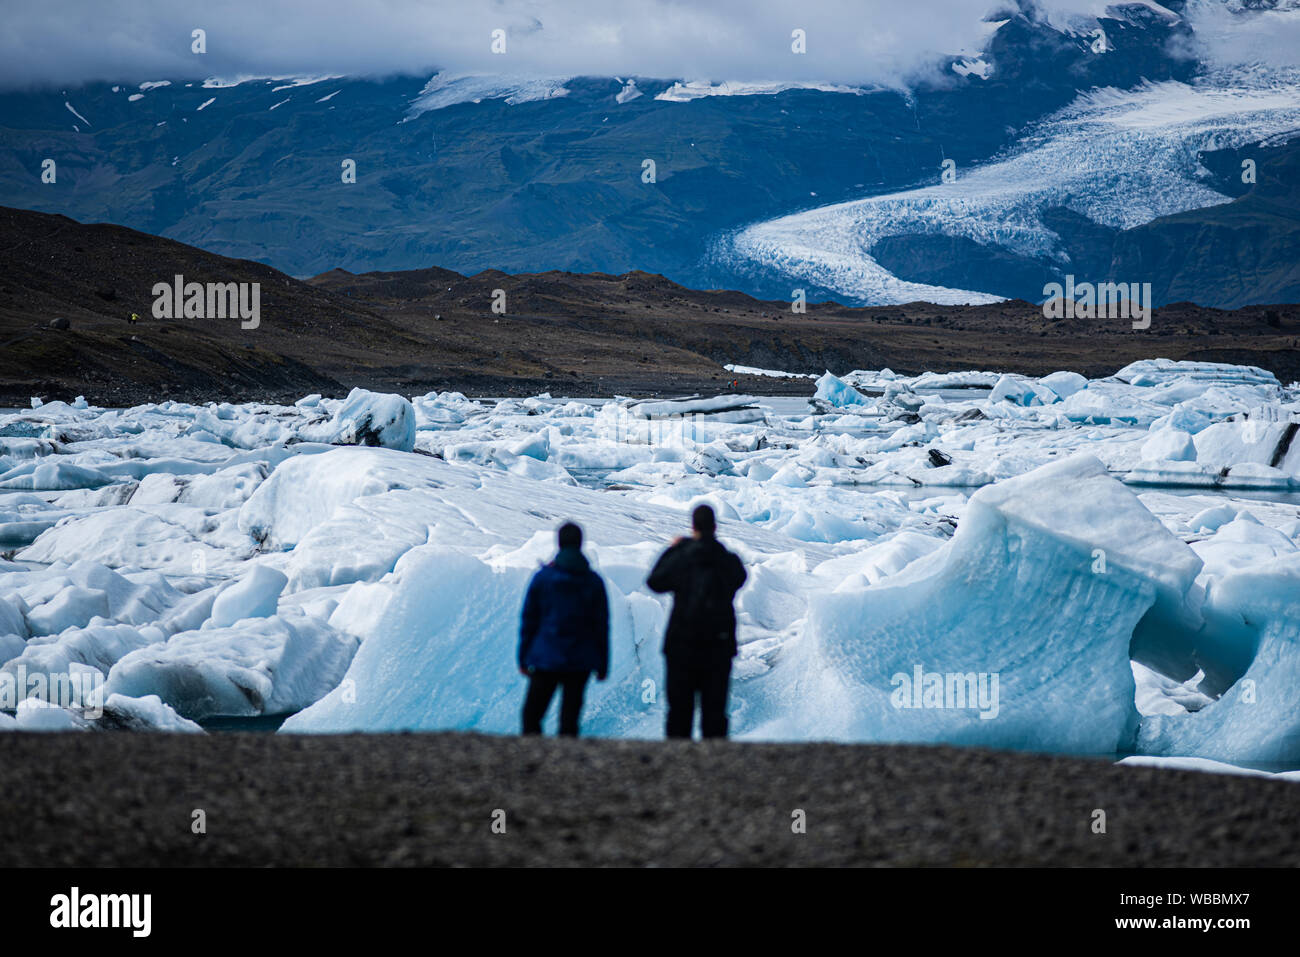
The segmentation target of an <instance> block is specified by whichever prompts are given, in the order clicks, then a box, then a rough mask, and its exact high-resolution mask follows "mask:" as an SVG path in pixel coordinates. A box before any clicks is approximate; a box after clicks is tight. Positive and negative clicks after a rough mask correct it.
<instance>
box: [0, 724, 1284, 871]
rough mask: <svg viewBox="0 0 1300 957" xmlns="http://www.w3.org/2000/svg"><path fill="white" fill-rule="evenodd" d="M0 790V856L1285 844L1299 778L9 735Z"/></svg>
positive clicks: (838, 858) (1226, 858)
mask: <svg viewBox="0 0 1300 957" xmlns="http://www.w3.org/2000/svg"><path fill="white" fill-rule="evenodd" d="M0 793H3V795H4V802H5V808H4V813H3V814H0V865H3V866H5V867H15V866H17V867H42V866H73V867H86V866H92V867H93V866H151V865H161V866H209V867H210V866H226V865H242V866H265V865H277V866H312V865H333V866H337V865H351V866H356V865H363V866H364V865H389V866H391V865H416V866H419V865H470V866H478V865H624V866H646V865H657V866H700V865H703V866H718V865H775V866H782V865H831V866H838V865H902V866H913V865H941V866H989V865H991V866H1019V865H1039V866H1058V865H1059V866H1076V865H1085V866H1109V865H1122V866H1134V865H1139V866H1140V865H1150V866H1217V865H1236V866H1295V865H1297V864H1300V786H1297V785H1296V784H1293V783H1287V782H1282V781H1270V780H1266V779H1260V778H1249V777H1242V776H1228V775H1213V774H1201V773H1195V772H1184V771H1168V770H1157V769H1151V768H1141V767H1120V766H1115V765H1113V764H1111V763H1109V762H1107V761H1103V760H1091V759H1078V758H1064V757H1049V756H1041V755H1029V754H1013V753H1003V752H990V751H983V750H965V749H953V748H929V747H911V746H908V747H900V746H878V745H833V744H748V743H737V742H710V743H699V742H696V743H691V744H687V743H668V742H658V741H654V742H641V741H603V740H580V741H562V740H556V739H553V738H543V739H540V740H538V739H531V740H523V739H519V738H513V737H492V736H483V735H472V734H455V733H439V734H406V735H371V736H362V735H345V736H322V737H315V736H282V735H272V734H247V733H242V734H214V735H208V736H203V737H199V736H186V735H144V734H127V733H102V734H46V735H40V734H20V733H10V734H3V735H0ZM1098 810H1101V811H1104V812H1105V825H1106V832H1105V833H1104V834H1101V833H1094V827H1093V822H1094V820H1097V814H1096V812H1097V811H1098ZM196 811H201V812H203V813H202V817H203V819H204V822H205V824H206V833H195V823H194V822H195V820H196V814H195V812H196ZM797 812H803V813H802V816H801V815H800V814H799V813H797ZM801 819H802V820H803V821H804V822H805V823H806V829H805V830H804V832H803V833H796V827H795V826H794V825H795V823H796V822H797V821H799V820H801ZM502 822H504V833H500V831H501V830H502ZM494 823H495V825H496V826H495V828H494Z"/></svg>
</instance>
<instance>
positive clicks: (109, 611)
mask: <svg viewBox="0 0 1300 957" xmlns="http://www.w3.org/2000/svg"><path fill="white" fill-rule="evenodd" d="M808 392H809V396H808V398H806V399H798V398H783V399H765V398H761V397H749V396H722V397H708V398H693V399H681V400H665V401H653V400H652V401H633V400H622V399H611V400H568V399H562V398H552V397H550V396H545V395H543V396H539V397H535V398H530V399H524V400H518V399H506V400H501V401H495V400H479V401H473V400H469V399H466V398H465V397H464V396H461V395H459V394H453V393H445V394H436V393H433V394H429V395H425V396H418V397H415V398H414V399H411V400H408V399H407V398H404V397H400V396H392V395H378V394H373V393H369V392H363V391H361V390H356V391H354V392H353V393H352V394H351V395H350V396H348V397H347V398H346V399H345V400H330V399H322V398H320V397H319V396H309V397H307V398H305V399H302V400H301V401H299V402H298V403H297V404H296V405H294V406H270V405H254V404H249V405H228V404H209V405H206V406H197V405H186V404H181V403H177V402H163V403H160V404H154V405H144V406H138V407H135V408H131V409H100V408H95V407H91V406H87V405H86V404H85V403H84V402H80V401H79V402H77V403H75V404H72V405H69V404H66V403H63V402H48V403H43V404H42V403H41V402H40V401H39V400H33V408H31V409H27V410H18V411H11V412H7V413H3V414H0V555H2V556H3V558H0V662H3V667H2V668H0V728H4V729H69V730H71V729H85V730H93V729H96V728H101V727H111V728H128V729H149V728H157V729H167V730H189V731H198V730H200V722H208V721H210V720H212V719H221V720H223V721H225V720H228V719H238V718H257V717H262V716H284V715H290V717H288V719H287V720H285V721H284V724H283V726H282V730H283V731H286V732H332V731H351V730H366V731H380V730H395V729H473V730H478V731H486V732H503V733H513V732H515V731H516V730H517V727H518V709H519V706H520V703H521V700H522V691H523V680H522V678H521V677H520V676H519V675H518V673H517V671H516V668H515V658H514V651H515V644H516V638H517V629H518V620H519V611H520V607H521V604H522V598H523V593H524V589H525V586H526V584H527V581H528V578H529V576H530V575H531V574H532V572H533V571H534V570H535V569H536V568H537V566H538V564H539V563H540V562H543V561H546V560H549V558H550V557H551V556H552V554H553V547H554V532H555V529H556V527H557V526H558V525H559V524H560V523H561V522H562V521H564V520H566V519H572V520H575V521H578V522H579V523H581V524H582V525H583V527H584V529H585V531H586V551H587V554H588V556H589V557H590V558H591V559H592V562H593V565H594V566H595V567H596V568H597V569H598V570H599V571H600V573H601V574H602V575H603V576H604V577H605V580H606V582H607V585H608V590H609V597H610V609H611V620H612V663H611V669H610V675H609V679H608V680H607V681H606V682H603V683H594V682H593V684H592V685H591V686H590V687H589V691H588V705H587V709H586V712H585V716H584V725H583V729H584V733H586V734H594V735H602V736H638V737H659V736H660V735H661V734H662V724H663V710H664V706H663V696H662V694H661V693H660V689H659V686H660V683H661V681H662V657H661V655H660V653H659V648H660V641H661V636H662V630H663V627H664V624H665V621H666V617H667V609H668V599H666V598H664V597H661V596H657V595H654V594H652V593H651V592H649V591H648V590H647V589H646V588H645V586H644V578H645V575H646V573H647V571H648V569H649V567H650V566H651V564H652V563H653V561H654V559H655V557H656V556H657V555H658V553H659V552H660V550H661V549H663V548H664V547H665V546H666V545H667V544H668V543H669V542H670V541H671V540H672V539H673V538H674V537H676V536H677V535H679V534H682V533H683V532H684V531H685V530H686V526H687V524H688V510H689V509H690V508H691V507H692V506H694V505H695V504H697V503H699V502H701V501H707V502H709V503H711V504H712V505H713V506H714V508H715V509H716V510H717V513H718V516H719V518H720V520H721V524H720V530H719V535H720V537H721V538H722V539H723V541H724V542H725V543H726V544H728V545H729V546H730V547H731V548H733V549H734V550H735V551H737V552H738V553H739V554H740V555H741V557H742V558H743V559H744V561H745V562H746V564H747V566H748V568H749V571H750V579H749V582H748V583H747V584H746V585H745V587H744V588H743V589H742V590H741V592H740V593H739V595H738V612H739V620H740V635H739V638H740V641H741V652H740V656H739V657H738V659H737V661H736V668H735V672H734V681H733V686H732V699H731V710H732V727H733V732H734V734H735V735H736V736H738V737H741V738H747V739H764V740H797V739H833V740H844V741H920V742H951V743H958V744H970V745H985V746H996V747H1007V748H1020V749H1034V750H1045V751H1056V752H1070V753H1097V754H1107V755H1115V754H1128V753H1132V754H1137V755H1141V756H1143V758H1142V759H1143V760H1148V759H1198V760H1200V761H1201V762H1202V764H1204V765H1205V766H1210V764H1209V762H1220V763H1227V764H1232V765H1241V766H1251V767H1263V768H1268V769H1270V770H1279V769H1291V768H1300V709H1297V707H1296V702H1297V699H1298V697H1300V696H1298V694H1297V692H1298V691H1300V547H1298V545H1297V542H1298V541H1300V443H1293V441H1292V440H1293V438H1294V435H1295V432H1296V430H1297V429H1298V428H1300V414H1298V413H1300V386H1295V385H1292V386H1283V385H1282V384H1281V383H1279V382H1278V381H1277V380H1276V379H1275V378H1274V377H1273V376H1272V375H1271V374H1270V373H1268V372H1265V371H1262V370H1260V369H1256V368H1251V367H1242V366H1228V365H1216V364H1208V363H1186V362H1184V363H1175V362H1170V361H1167V360H1151V361H1144V362H1138V363H1134V364H1132V365H1130V366H1128V367H1127V368H1125V369H1123V370H1121V371H1120V372H1118V373H1117V374H1116V375H1114V376H1112V377H1109V378H1106V379H1097V380H1087V379H1084V378H1083V377H1082V376H1079V375H1076V374H1073V373H1056V374H1054V375H1051V376H1046V377H1044V378H1042V379H1031V378H1025V377H1020V376H1002V375H999V374H997V373H992V372H974V371H973V372H968V373H951V374H944V375H935V374H926V375H923V376H919V377H915V378H904V377H899V376H895V375H894V374H893V373H891V372H890V371H889V370H880V371H873V372H857V373H853V374H851V375H848V376H845V377H844V378H842V379H841V378H836V377H834V376H831V375H830V374H827V375H826V376H823V377H822V378H821V379H819V380H817V381H816V382H812V381H810V382H809V383H808ZM101 712H102V714H101ZM1189 766H1197V765H1196V763H1195V762H1192V764H1191V765H1189Z"/></svg>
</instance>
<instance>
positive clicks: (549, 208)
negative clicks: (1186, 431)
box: [0, 0, 1300, 306]
mask: <svg viewBox="0 0 1300 957" xmlns="http://www.w3.org/2000/svg"><path fill="white" fill-rule="evenodd" d="M1297 21H1300V9H1297V4H1296V3H1295V2H1293V0H1279V2H1276V3H1272V2H1268V0H1258V2H1253V0H1230V2H1226V3H1225V2H1223V0H1169V2H1167V3H1163V4H1160V3H1154V2H1137V3H1122V4H1110V5H1106V4H1098V7H1097V10H1096V12H1095V15H1090V16H1087V17H1079V16H1073V17H1067V18H1060V17H1057V16H1054V15H1052V14H1050V12H1044V10H1042V9H1040V8H1039V7H1038V5H1037V3H1036V2H1034V0H1018V2H1014V3H1010V4H1008V6H1007V8H1006V9H1005V10H1003V11H1001V12H996V13H994V14H993V15H991V16H990V17H988V18H987V20H986V21H985V22H984V24H983V26H984V30H983V33H984V36H985V39H984V43H983V46H982V48H980V49H965V50H959V51H954V53H953V55H952V56H950V57H948V58H947V59H945V60H943V61H942V62H940V63H938V64H935V69H934V70H933V71H932V72H931V73H930V74H929V75H928V77H927V78H926V79H924V80H919V81H916V82H915V83H913V84H912V85H911V86H909V87H908V88H906V89H904V88H891V89H885V88H880V87H879V86H870V85H853V84H843V83H823V82H811V81H810V82H789V81H782V82H777V81H764V80H762V79H753V78H750V79H743V80H742V79H736V78H729V77H677V78H658V79H654V78H646V77H629V76H618V77H589V76H588V77H584V76H508V75H483V74H467V73H453V72H450V71H448V72H443V73H439V74H437V75H435V76H433V77H432V78H430V77H427V76H424V77H409V78H402V77H399V78H390V79H385V80H375V79H366V78H349V77H332V76H311V77H279V78H247V77H242V78H225V79H223V78H211V79H209V80H207V81H206V82H205V81H202V80H189V81H187V80H181V79H176V78H171V79H168V78H165V77H163V78H159V79H157V80H154V81H151V82H146V83H142V84H132V85H130V86H128V85H124V84H121V83H118V84H110V83H103V84H90V85H86V86H83V87H79V88H75V89H60V90H35V91H33V90H24V91H11V92H7V93H3V94H0V129H3V136H2V138H0V204H4V205H10V206H18V207H23V208H32V209H39V210H42V211H46V212H58V213H64V214H66V215H69V216H72V217H74V218H76V219H79V220H83V221H84V220H103V221H111V222H116V223H120V224H123V225H127V226H131V227H133V228H136V229H141V230H146V231H149V232H153V233H158V234H161V235H164V236H167V237H169V238H174V239H178V240H181V241H184V242H187V243H190V244H193V245H198V246H202V247H205V248H208V249H211V250H212V251H214V252H218V253H221V254H225V255H232V256H239V257H244V258H250V259H255V260H260V261H262V262H265V263H268V264H270V265H273V266H276V267H277V268H280V269H284V270H286V271H288V272H291V273H293V274H295V275H308V274H314V273H318V272H322V271H325V270H327V269H330V268H334V267H343V268H347V269H351V270H354V271H361V270H370V269H406V268H415V267H423V266H428V265H432V264H436V265H440V266H444V267H447V268H451V269H455V270H457V271H461V272H474V271H478V270H481V269H485V268H500V269H505V270H507V271H525V270H526V271H534V270H543V269H549V268H561V269H569V270H574V271H589V270H600V271H605V272H613V273H621V272H625V271H627V270H630V269H645V270H649V271H653V272H661V273H664V274H665V275H667V276H669V277H670V278H673V279H675V280H677V281H680V282H684V283H687V284H691V285H709V286H730V287H739V288H743V289H746V290H747V291H751V292H755V293H758V294H761V295H765V296H780V297H782V298H785V297H788V296H789V295H790V292H791V290H792V288H795V287H803V288H806V289H807V290H808V292H809V294H810V295H814V296H816V295H832V296H835V297H837V298H841V299H845V300H851V301H854V302H859V303H880V302H895V301H899V300H904V299H909V298H918V297H920V298H927V299H934V300H936V301H941V302H948V301H953V302H967V301H981V300H983V299H987V298H989V297H1003V296H1023V297H1026V298H1035V297H1039V296H1040V293H1041V288H1042V286H1043V284H1044V283H1045V282H1046V281H1049V280H1051V279H1052V278H1053V277H1057V276H1060V275H1062V274H1065V273H1071V272H1072V273H1075V274H1077V275H1079V276H1081V277H1084V276H1086V277H1088V278H1094V279H1098V280H1104V279H1107V278H1109V277H1110V276H1111V275H1112V273H1115V274H1116V275H1118V277H1119V279H1120V280H1124V281H1138V280H1140V281H1150V282H1151V283H1152V284H1153V287H1154V288H1155V290H1156V299H1157V302H1161V301H1166V300H1167V299H1169V298H1192V299H1195V300H1196V301H1199V302H1202V303H1206V304H1211V305H1221V306H1233V305H1239V304H1242V303H1246V302H1271V301H1282V300H1292V301H1294V300H1296V299H1297V298H1300V276H1297V275H1296V274H1295V269H1294V267H1293V264H1294V262H1295V261H1296V260H1297V259H1300V256H1297V255H1296V253H1297V228H1296V223H1297V212H1296V209H1297V203H1298V201H1297V194H1296V187H1295V185H1294V184H1295V182H1296V180H1295V177H1294V176H1291V175H1290V174H1289V170H1291V169H1292V167H1293V165H1294V163H1295V151H1294V148H1293V147H1292V146H1291V145H1288V144H1289V143H1290V142H1291V133H1292V132H1294V131H1295V130H1296V129H1297V128H1300V122H1298V116H1297V114H1298V112H1300V90H1298V88H1297V80H1296V77H1297V73H1296V70H1295V68H1296V67H1298V66H1300V64H1291V65H1287V64H1285V63H1279V62H1276V61H1277V60H1278V56H1279V55H1278V54H1275V53H1270V54H1269V55H1268V57H1266V58H1265V59H1264V60H1263V62H1257V63H1249V64H1243V63H1242V62H1241V56H1240V55H1236V54H1234V55H1229V54H1228V53H1225V52H1224V51H1225V50H1229V49H1230V48H1231V47H1232V44H1231V43H1230V42H1229V41H1230V40H1232V38H1234V37H1237V36H1238V35H1240V36H1243V37H1246V38H1247V39H1250V40H1251V41H1252V42H1254V41H1255V40H1256V39H1258V38H1259V37H1262V36H1265V32H1261V31H1266V32H1267V36H1269V37H1273V38H1276V37H1284V36H1285V35H1286V34H1285V31H1284V30H1283V29H1282V28H1283V27H1286V26H1288V25H1295V24H1296V23H1297ZM1251 30H1254V31H1255V32H1254V33H1251V32H1250V31H1251ZM1234 31H1236V32H1234ZM1202 32H1203V33H1204V36H1202ZM1225 38H1227V39H1225ZM1211 41H1212V42H1211ZM1260 42H1262V40H1261V41H1260ZM1229 60H1231V61H1234V62H1226V61H1229ZM1246 153H1249V155H1245V154H1246ZM47 159H53V160H54V161H55V162H56V164H57V172H58V175H57V181H56V182H55V183H46V182H43V181H42V172H43V169H44V166H43V163H44V161H45V160H47ZM345 160H352V161H353V162H355V165H356V182H355V183H346V182H344V181H343V177H342V176H341V167H342V165H343V163H344V161H345ZM1244 160H1251V161H1252V162H1253V163H1254V164H1255V166H1256V168H1257V170H1258V174H1257V176H1256V181H1255V182H1253V183H1245V182H1243V181H1242V176H1241V162H1243V161H1244ZM646 161H651V162H652V163H653V170H654V176H653V181H647V180H648V179H649V177H648V176H647V175H646V173H647V170H648V169H649V166H648V165H647V162H646ZM945 170H948V171H949V178H951V179H953V181H951V182H946V181H945V180H944V178H943V176H944V172H945ZM953 177H955V178H953ZM1207 210H1209V211H1207ZM1210 211H1212V212H1210ZM1169 217H1176V218H1177V221H1176V222H1170V221H1167V220H1169ZM1189 217H1190V218H1189ZM1189 237H1190V238H1189ZM1189 250H1194V251H1195V252H1196V255H1195V256H1194V257H1192V258H1188V252H1189ZM1130 273H1132V275H1130Z"/></svg>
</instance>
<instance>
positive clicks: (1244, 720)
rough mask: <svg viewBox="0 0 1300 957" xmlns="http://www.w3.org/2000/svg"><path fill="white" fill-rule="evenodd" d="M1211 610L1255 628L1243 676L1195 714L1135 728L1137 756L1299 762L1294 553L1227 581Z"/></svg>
mask: <svg viewBox="0 0 1300 957" xmlns="http://www.w3.org/2000/svg"><path fill="white" fill-rule="evenodd" d="M1213 598H1214V605H1215V607H1216V608H1217V609H1218V610H1219V611H1220V612H1221V613H1229V612H1235V613H1236V614H1238V615H1241V616H1242V617H1243V618H1247V617H1248V620H1249V621H1251V622H1253V623H1254V624H1255V625H1256V626H1257V627H1258V629H1259V630H1258V649H1257V650H1256V652H1255V654H1254V658H1253V660H1252V661H1251V664H1250V667H1249V668H1248V669H1247V670H1246V673H1245V674H1244V675H1243V676H1242V677H1241V678H1240V679H1239V680H1238V681H1237V682H1236V683H1235V684H1234V685H1233V686H1232V687H1231V688H1229V689H1228V690H1227V691H1226V692H1225V693H1224V694H1223V696H1222V697H1220V698H1219V699H1218V700H1217V701H1215V702H1214V703H1213V704H1207V705H1206V706H1205V707H1203V708H1201V709H1200V710H1199V711H1197V712H1196V713H1195V714H1187V715H1180V716H1166V715H1155V716H1152V717H1149V718H1146V719H1144V720H1143V722H1142V729H1141V733H1140V736H1139V750H1140V751H1142V752H1144V753H1148V754H1160V755H1175V756H1194V757H1202V758H1212V759H1215V760H1218V761H1229V762H1251V763H1260V764H1263V763H1273V764H1294V763H1295V762H1297V761H1300V711H1297V709H1296V706H1295V700H1296V699H1295V689H1296V687H1297V686H1300V627H1298V626H1297V622H1300V554H1296V553H1292V554H1290V555H1287V556H1284V557H1281V558H1278V559H1276V560H1274V561H1272V562H1269V563H1267V564H1264V565H1262V566H1256V567H1254V568H1247V569H1243V570H1242V571H1239V572H1237V573H1235V574H1231V575H1227V576H1225V577H1223V578H1222V579H1220V580H1219V581H1218V582H1216V584H1215V587H1214V591H1213Z"/></svg>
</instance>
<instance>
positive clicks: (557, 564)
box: [519, 522, 609, 737]
mask: <svg viewBox="0 0 1300 957" xmlns="http://www.w3.org/2000/svg"><path fill="white" fill-rule="evenodd" d="M559 544H560V551H559V554H558V555H556V556H555V560H554V561H552V562H551V563H550V564H548V565H544V566H542V567H541V568H540V569H538V571H537V574H535V575H534V576H533V580H532V582H530V583H529V585H528V593H527V595H525V597H524V610H523V615H522V619H521V621H520V624H519V671H520V673H521V674H524V675H527V676H528V693H527V695H526V696H525V697H524V715H523V718H524V721H523V723H524V734H541V733H542V717H543V716H544V715H545V714H546V709H547V708H548V707H550V704H551V698H553V697H554V696H555V690H556V688H562V689H563V692H564V693H563V697H562V698H561V700H560V734H562V735H568V736H570V737H577V736H578V717H579V715H580V714H581V713H582V696H583V694H584V693H585V691H586V688H587V679H588V678H590V677H591V673H592V672H595V673H596V680H597V681H604V680H605V676H606V674H608V672H609V599H608V597H607V596H606V594H605V582H604V580H602V579H601V577H600V576H599V575H597V574H596V573H595V572H594V571H592V570H591V566H590V565H589V564H587V559H586V557H585V556H584V555H583V554H582V529H581V528H579V527H578V526H577V525H575V524H573V523H572V522H566V523H565V524H564V525H562V526H561V527H560V532H559Z"/></svg>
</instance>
